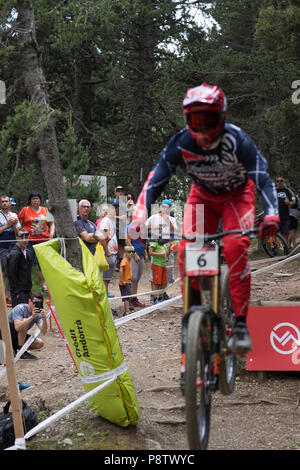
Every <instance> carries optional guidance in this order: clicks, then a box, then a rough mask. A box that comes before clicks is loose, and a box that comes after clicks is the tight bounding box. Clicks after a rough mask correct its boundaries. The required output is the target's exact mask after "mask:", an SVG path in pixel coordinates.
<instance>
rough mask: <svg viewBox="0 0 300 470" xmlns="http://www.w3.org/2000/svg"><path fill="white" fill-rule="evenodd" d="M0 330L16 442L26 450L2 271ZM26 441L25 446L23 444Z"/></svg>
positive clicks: (0, 275)
mask: <svg viewBox="0 0 300 470" xmlns="http://www.w3.org/2000/svg"><path fill="white" fill-rule="evenodd" d="M0 329H1V335H2V341H4V343H5V350H6V357H5V362H6V373H7V381H8V389H9V396H10V403H11V411H12V417H13V423H14V430H15V440H16V439H19V440H20V441H19V442H20V448H25V447H26V446H25V440H24V427H23V413H22V406H21V400H20V391H19V385H18V382H17V379H16V373H15V363H14V354H13V348H12V341H11V335H10V328H9V322H8V316H7V309H6V298H5V291H4V284H3V276H2V270H1V269H0ZM22 441H24V444H23V443H22Z"/></svg>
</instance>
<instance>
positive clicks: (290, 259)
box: [251, 253, 300, 276]
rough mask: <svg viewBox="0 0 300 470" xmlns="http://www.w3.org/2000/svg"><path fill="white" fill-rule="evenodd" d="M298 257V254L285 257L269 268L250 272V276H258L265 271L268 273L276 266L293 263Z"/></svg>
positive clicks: (299, 254)
mask: <svg viewBox="0 0 300 470" xmlns="http://www.w3.org/2000/svg"><path fill="white" fill-rule="evenodd" d="M299 256H300V253H298V255H293V256H287V257H286V258H284V259H283V260H281V261H278V262H277V263H275V264H272V265H271V266H265V267H264V268H260V269H257V270H255V271H252V272H251V276H255V275H256V274H260V273H263V272H265V271H270V270H271V269H274V267H276V266H281V265H282V264H285V263H288V262H289V261H293V260H294V259H297V258H299Z"/></svg>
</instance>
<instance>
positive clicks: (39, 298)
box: [8, 292, 48, 359]
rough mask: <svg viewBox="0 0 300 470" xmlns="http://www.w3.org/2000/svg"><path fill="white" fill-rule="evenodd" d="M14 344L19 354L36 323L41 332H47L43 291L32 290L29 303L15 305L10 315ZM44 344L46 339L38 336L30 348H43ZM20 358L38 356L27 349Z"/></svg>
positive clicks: (34, 357) (14, 348)
mask: <svg viewBox="0 0 300 470" xmlns="http://www.w3.org/2000/svg"><path fill="white" fill-rule="evenodd" d="M8 320H9V326H10V332H11V339H12V346H13V350H14V353H15V354H17V352H18V350H19V349H21V348H22V346H23V345H24V344H25V342H26V341H27V339H28V338H29V334H27V332H28V330H30V329H31V328H32V327H33V326H34V324H37V326H38V327H39V329H40V331H41V333H43V334H44V335H45V334H46V333H47V329H48V326H47V318H46V311H45V310H44V306H43V295H42V293H41V292H32V293H31V294H30V296H29V300H28V304H27V303H24V304H19V305H17V306H16V307H14V308H13V309H12V310H11V312H10V313H9V315H8ZM43 346H44V341H43V340H42V339H41V338H36V339H35V340H34V341H33V343H31V345H30V347H29V349H41V348H42V347H43ZM20 359H37V357H36V356H34V355H33V354H30V353H29V352H27V351H25V352H24V353H23V354H22V356H21V357H20Z"/></svg>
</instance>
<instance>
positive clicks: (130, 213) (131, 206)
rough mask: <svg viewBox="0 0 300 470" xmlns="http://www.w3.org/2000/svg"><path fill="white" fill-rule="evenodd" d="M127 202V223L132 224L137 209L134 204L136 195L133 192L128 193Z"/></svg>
mask: <svg viewBox="0 0 300 470" xmlns="http://www.w3.org/2000/svg"><path fill="white" fill-rule="evenodd" d="M126 197H127V202H126V214H127V225H128V224H130V222H131V219H132V216H133V212H134V209H135V204H134V195H133V194H132V193H127V196H126Z"/></svg>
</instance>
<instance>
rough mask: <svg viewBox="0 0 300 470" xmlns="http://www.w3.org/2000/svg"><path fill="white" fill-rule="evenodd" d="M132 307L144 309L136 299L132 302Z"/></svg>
mask: <svg viewBox="0 0 300 470" xmlns="http://www.w3.org/2000/svg"><path fill="white" fill-rule="evenodd" d="M132 305H133V307H145V304H142V303H141V302H140V301H139V300H138V299H134V300H133V301H132Z"/></svg>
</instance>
